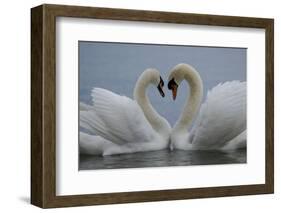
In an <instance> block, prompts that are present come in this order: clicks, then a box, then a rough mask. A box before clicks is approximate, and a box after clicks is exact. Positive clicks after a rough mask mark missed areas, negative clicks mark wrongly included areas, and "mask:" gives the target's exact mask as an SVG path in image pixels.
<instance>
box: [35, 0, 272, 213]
mask: <svg viewBox="0 0 281 213" xmlns="http://www.w3.org/2000/svg"><path fill="white" fill-rule="evenodd" d="M273 29H274V22H273V19H265V18H249V17H233V16H217V15H200V14H187V13H170V12H156V11H140V10H125V9H111V8H94V7H78V6H65V5H46V4H44V5H41V6H38V7H35V8H32V9H31V88H32V89H31V112H32V117H31V123H32V125H31V136H32V137H31V203H32V204H34V205H36V206H39V207H42V208H52V207H66V206H79V205H100V204H115V203H130V202H147V201H162V200H178V199H191V198H205V197H219V196H237V195H252V194H265V193H273V191H274V161H273V159H274V152H273V141H274V138H273V132H274V117H273V116H274V112H273V108H274V99H273V92H274V85H273V83H274V73H273V70H274V43H273V41H274V40H273V39H274V36H273V34H274V33H273Z"/></svg>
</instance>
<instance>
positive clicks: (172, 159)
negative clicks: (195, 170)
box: [79, 149, 247, 170]
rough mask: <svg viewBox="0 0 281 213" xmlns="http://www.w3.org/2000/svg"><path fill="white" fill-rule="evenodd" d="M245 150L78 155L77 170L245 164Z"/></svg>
mask: <svg viewBox="0 0 281 213" xmlns="http://www.w3.org/2000/svg"><path fill="white" fill-rule="evenodd" d="M246 156H247V152H246V149H238V150H233V151H182V150H174V151H172V152H171V151H169V150H160V151H152V152H139V153H133V154H122V155H112V156H104V157H103V156H95V155H80V161H79V169H80V170H92V169H118V168H144V167H167V166H190V165H211V164H236V163H246V162H247V157H246Z"/></svg>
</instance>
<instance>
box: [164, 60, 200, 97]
mask: <svg viewBox="0 0 281 213" xmlns="http://www.w3.org/2000/svg"><path fill="white" fill-rule="evenodd" d="M186 74H191V75H197V72H196V71H195V69H194V68H193V67H192V66H190V65H188V64H183V63H181V64H178V65H176V66H175V67H174V68H173V69H172V70H171V71H170V74H169V77H168V89H169V90H172V94H173V100H175V99H176V97H177V90H178V86H179V85H180V84H181V82H182V81H183V80H184V79H185V78H186ZM199 78H200V77H199Z"/></svg>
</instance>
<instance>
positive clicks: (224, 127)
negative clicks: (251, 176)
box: [168, 64, 246, 150]
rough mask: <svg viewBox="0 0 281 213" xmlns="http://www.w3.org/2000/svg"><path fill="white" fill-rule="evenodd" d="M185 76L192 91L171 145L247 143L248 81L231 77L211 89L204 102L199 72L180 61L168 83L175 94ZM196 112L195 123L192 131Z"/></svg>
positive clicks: (188, 147) (209, 146) (238, 145)
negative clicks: (228, 80) (231, 79)
mask: <svg viewBox="0 0 281 213" xmlns="http://www.w3.org/2000/svg"><path fill="white" fill-rule="evenodd" d="M183 80H186V81H187V82H188V84H189V87H190V95H189V98H188V99H187V101H186V103H185V106H184V108H183V111H182V113H181V115H180V118H179V119H178V121H177V122H176V124H175V126H174V127H173V129H172V131H171V145H170V147H171V149H173V148H175V149H183V150H214V149H216V150H217V149H221V150H226V149H236V148H244V147H246V82H239V81H231V82H226V83H223V84H219V85H217V86H215V87H214V88H212V89H211V90H210V91H208V94H207V97H206V100H205V102H204V103H203V104H202V105H201V102H202V97H203V84H202V80H201V78H200V76H199V74H198V72H197V71H196V70H195V69H194V68H193V67H192V66H190V65H187V64H179V65H177V66H176V67H174V69H173V70H172V71H171V72H170V75H169V84H168V87H169V89H170V90H172V92H173V98H174V99H175V98H176V93H177V87H178V85H180V83H181V82H182V81H183ZM200 105H201V107H200ZM199 107H200V109H199ZM196 115H197V118H196V120H195V123H194V125H193V127H192V128H191V130H190V131H188V129H190V127H191V124H192V121H193V120H194V118H195V117H196Z"/></svg>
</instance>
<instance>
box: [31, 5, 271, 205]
mask: <svg viewBox="0 0 281 213" xmlns="http://www.w3.org/2000/svg"><path fill="white" fill-rule="evenodd" d="M56 17H73V18H94V19H111V20H126V21H144V22H158V23H177V24H194V25H209V26H229V27H246V28H261V29H265V34H266V41H265V44H266V50H265V51H266V53H265V55H266V58H265V61H266V138H265V141H266V146H265V147H266V148H265V152H266V153H265V156H266V159H265V165H266V168H265V184H257V185H256V184H255V185H241V186H237V185H235V186H220V187H207V188H191V189H184V188H183V189H170V190H156V191H135V192H122V193H102V194H85V195H83V194H81V195H69V196H57V195H56V66H55V65H56V40H55V38H56ZM273 30H274V21H273V19H265V18H249V17H233V16H218V15H199V14H186V13H170V12H155V11H141V10H126V9H110V8H94V7H80V6H64V5H48V4H44V5H41V6H38V7H35V8H32V9H31V203H32V204H33V205H36V206H39V207H42V208H53V207H67V206H83V205H100V204H115V203H133V202H147V201H162V200H163V201H164V200H180V199H191V198H207V197H220V196H237V195H252V194H266V193H273V191H274V150H273V149H274V146H273V145H274V144H273V141H274V73H273V72H274V71H273V70H274V31H273Z"/></svg>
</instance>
